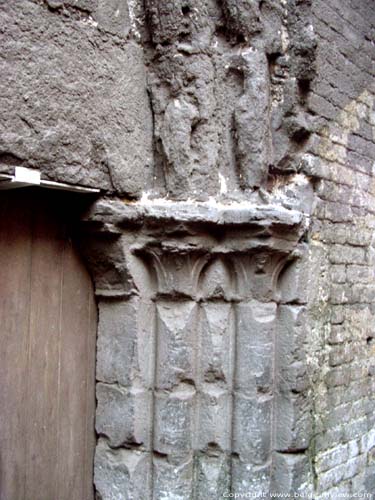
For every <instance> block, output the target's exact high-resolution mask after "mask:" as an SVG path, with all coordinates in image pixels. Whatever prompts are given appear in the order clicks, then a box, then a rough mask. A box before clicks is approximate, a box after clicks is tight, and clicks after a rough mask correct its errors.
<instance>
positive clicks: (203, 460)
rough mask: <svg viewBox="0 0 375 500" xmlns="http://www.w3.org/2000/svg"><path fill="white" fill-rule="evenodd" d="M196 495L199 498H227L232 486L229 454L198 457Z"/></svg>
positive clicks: (198, 499)
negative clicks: (226, 495)
mask: <svg viewBox="0 0 375 500" xmlns="http://www.w3.org/2000/svg"><path fill="white" fill-rule="evenodd" d="M194 479H195V496H196V498H197V500H206V499H208V500H216V499H217V498H218V497H219V498H220V497H223V498H225V496H224V495H225V494H226V493H227V492H228V491H229V488H230V459H229V458H228V456H227V455H224V454H222V455H219V456H204V455H202V456H198V457H197V458H196V475H195V478H194Z"/></svg>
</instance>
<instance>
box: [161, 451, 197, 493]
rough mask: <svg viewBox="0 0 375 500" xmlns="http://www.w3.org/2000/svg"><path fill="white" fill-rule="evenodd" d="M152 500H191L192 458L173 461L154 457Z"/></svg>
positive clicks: (187, 457)
mask: <svg viewBox="0 0 375 500" xmlns="http://www.w3.org/2000/svg"><path fill="white" fill-rule="evenodd" d="M153 465H154V493H153V498H155V500H156V498H158V499H159V498H160V500H174V499H179V500H180V499H181V500H182V499H185V498H191V497H192V494H193V488H194V486H193V457H192V456H190V455H185V456H183V457H181V458H176V459H175V460H173V459H171V460H168V459H167V458H166V457H154V460H153Z"/></svg>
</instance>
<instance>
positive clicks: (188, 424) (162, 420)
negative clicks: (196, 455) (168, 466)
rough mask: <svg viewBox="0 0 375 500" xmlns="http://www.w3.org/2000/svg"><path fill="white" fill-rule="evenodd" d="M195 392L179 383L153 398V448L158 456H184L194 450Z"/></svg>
mask: <svg viewBox="0 0 375 500" xmlns="http://www.w3.org/2000/svg"><path fill="white" fill-rule="evenodd" d="M195 399H196V391H195V389H194V387H193V386H192V385H190V384H186V383H181V384H180V385H179V386H177V388H176V389H175V390H174V391H173V392H171V393H169V394H166V393H164V392H157V393H156V395H155V422H154V449H155V450H156V451H157V452H158V453H163V454H166V455H169V454H172V455H173V454H180V455H181V453H187V452H189V451H190V450H192V448H193V434H194V431H195V429H194V406H195Z"/></svg>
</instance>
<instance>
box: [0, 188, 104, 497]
mask: <svg viewBox="0 0 375 500" xmlns="http://www.w3.org/2000/svg"><path fill="white" fill-rule="evenodd" d="M4 193H5V194H4ZM64 202H65V201H64V197H61V196H60V195H56V194H55V193H53V195H50V194H45V193H44V192H43V190H35V191H34V190H31V189H29V188H27V189H19V190H18V189H17V190H14V191H9V192H4V191H3V192H1V193H0V499H1V500H68V499H69V500H89V499H92V498H93V491H92V483H93V480H92V462H93V451H94V441H95V435H94V411H95V395H94V385H95V374H94V371H95V343H96V308H95V303H94V296H93V289H92V284H91V280H90V277H89V275H88V273H87V271H86V269H85V267H84V266H83V264H82V262H81V260H80V258H79V256H78V254H77V252H76V251H75V249H74V247H73V245H72V242H71V240H70V238H69V224H67V222H66V220H65V217H64V216H63V215H61V213H60V212H63V210H59V209H58V208H56V207H58V206H60V207H62V206H63V204H64Z"/></svg>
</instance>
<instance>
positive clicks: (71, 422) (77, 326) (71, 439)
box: [59, 243, 95, 500]
mask: <svg viewBox="0 0 375 500" xmlns="http://www.w3.org/2000/svg"><path fill="white" fill-rule="evenodd" d="M90 285H91V282H90V277H89V276H88V274H87V272H86V270H85V269H84V267H83V266H82V264H81V262H80V261H79V258H78V256H77V254H76V253H75V252H74V249H73V247H72V244H71V243H68V244H67V245H66V248H65V253H64V279H63V296H62V331H63V336H62V339H61V342H62V344H61V345H62V347H61V362H60V370H61V375H60V379H61V387H60V408H62V409H63V411H62V413H61V415H60V429H59V438H60V445H59V450H60V454H59V478H60V480H61V482H60V489H59V499H61V500H86V499H87V500H88V499H90V498H92V496H91V494H90V493H89V492H86V490H87V482H86V481H85V480H83V478H87V476H88V474H91V470H90V467H89V464H90V463H91V460H92V455H93V449H92V447H91V444H89V443H90V440H91V435H92V432H93V429H92V427H91V426H92V420H91V418H92V404H93V396H94V393H93V390H94V380H95V379H94V378H93V375H94V373H93V370H92V365H93V362H94V361H95V357H94V356H95V355H94V353H95V350H93V347H94V349H95V346H93V339H95V330H93V325H92V290H91V286H90ZM72 428H74V430H75V432H74V434H72V433H71V432H69V429H72ZM66 456H69V457H70V460H69V461H67V460H66V459H65V457H66ZM91 482H92V481H91Z"/></svg>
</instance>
